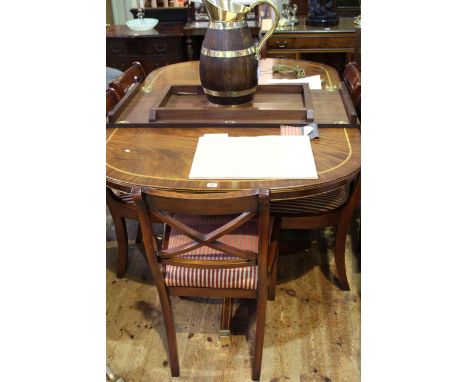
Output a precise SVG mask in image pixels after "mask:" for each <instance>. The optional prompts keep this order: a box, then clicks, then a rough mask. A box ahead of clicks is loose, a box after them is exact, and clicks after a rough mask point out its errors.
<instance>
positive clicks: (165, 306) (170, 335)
mask: <svg viewBox="0 0 468 382" xmlns="http://www.w3.org/2000/svg"><path fill="white" fill-rule="evenodd" d="M159 301H160V302H161V308H162V313H163V317H164V326H165V328H166V338H167V348H168V351H169V363H170V366H171V375H172V376H173V377H178V376H179V372H180V371H179V355H178V353H177V339H176V331H175V325H174V314H173V312H172V305H171V299H170V297H169V296H168V295H167V293H166V292H165V291H164V292H162V293H159Z"/></svg>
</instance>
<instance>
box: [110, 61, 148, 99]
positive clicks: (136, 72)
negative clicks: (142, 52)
mask: <svg viewBox="0 0 468 382" xmlns="http://www.w3.org/2000/svg"><path fill="white" fill-rule="evenodd" d="M145 77H146V72H145V69H144V68H143V65H141V64H140V63H139V62H138V61H135V62H133V63H132V66H130V68H128V69H127V70H126V71H125V72H123V73H122V75H120V76H119V77H118V78H117V79H116V80H114V81H112V82H111V83H110V84H109V87H111V88H113V89H115V91H116V92H117V93H118V94H119V96H120V97H123V96H124V94H125V93H126V92H127V90H128V89H129V87H130V86H131V85H132V84H133V83H135V82H141V81H143V79H144V78H145Z"/></svg>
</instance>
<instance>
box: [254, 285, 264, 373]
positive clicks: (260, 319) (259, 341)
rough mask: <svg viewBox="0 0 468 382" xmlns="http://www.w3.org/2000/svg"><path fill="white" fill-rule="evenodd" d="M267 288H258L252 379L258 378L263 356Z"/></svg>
mask: <svg viewBox="0 0 468 382" xmlns="http://www.w3.org/2000/svg"><path fill="white" fill-rule="evenodd" d="M266 302H267V288H266V287H265V288H262V289H259V290H258V297H257V325H256V326H257V327H256V330H255V352H254V364H253V371H252V380H253V381H259V380H260V372H261V369H262V356H263V339H264V335H265V317H266Z"/></svg>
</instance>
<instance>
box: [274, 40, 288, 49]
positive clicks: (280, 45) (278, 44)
mask: <svg viewBox="0 0 468 382" xmlns="http://www.w3.org/2000/svg"><path fill="white" fill-rule="evenodd" d="M275 43H276V47H277V48H287V47H288V41H283V42H281V41H275Z"/></svg>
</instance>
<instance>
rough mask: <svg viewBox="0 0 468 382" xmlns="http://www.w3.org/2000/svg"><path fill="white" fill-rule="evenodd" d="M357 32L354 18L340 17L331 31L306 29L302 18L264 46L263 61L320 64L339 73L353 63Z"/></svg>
mask: <svg viewBox="0 0 468 382" xmlns="http://www.w3.org/2000/svg"><path fill="white" fill-rule="evenodd" d="M355 45H356V30H355V27H354V23H353V18H348V17H340V19H339V23H338V25H336V26H332V27H320V26H309V25H307V24H306V23H305V18H304V17H299V24H298V25H296V26H295V27H294V28H285V29H277V30H275V32H274V33H273V35H272V36H271V37H270V39H269V40H268V41H267V43H266V52H265V53H266V57H272V58H290V59H291V58H292V59H297V60H301V59H303V60H304V59H305V60H311V61H318V62H323V63H325V64H328V65H331V66H333V67H334V68H335V69H336V70H337V71H338V72H339V73H342V72H343V70H344V66H345V65H346V64H347V63H348V62H350V61H351V60H352V59H353V55H354V49H355Z"/></svg>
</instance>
